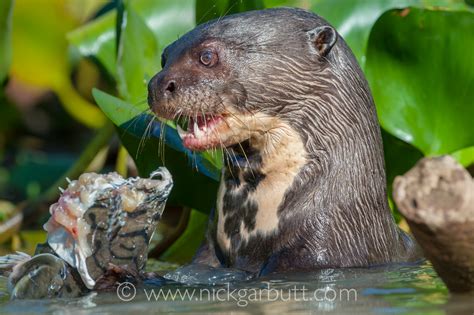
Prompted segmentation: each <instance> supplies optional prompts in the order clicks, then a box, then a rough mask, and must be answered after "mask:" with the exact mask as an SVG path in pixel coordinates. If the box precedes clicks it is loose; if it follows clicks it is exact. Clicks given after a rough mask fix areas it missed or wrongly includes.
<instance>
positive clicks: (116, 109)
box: [92, 89, 142, 126]
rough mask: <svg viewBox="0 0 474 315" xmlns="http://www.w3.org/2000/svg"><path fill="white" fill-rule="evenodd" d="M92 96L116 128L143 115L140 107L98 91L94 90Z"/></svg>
mask: <svg viewBox="0 0 474 315" xmlns="http://www.w3.org/2000/svg"><path fill="white" fill-rule="evenodd" d="M92 95H93V96H94V99H95V101H96V102H97V104H98V105H99V107H100V109H102V111H103V112H104V114H105V115H106V116H107V117H108V118H109V119H110V120H111V121H112V122H113V123H114V125H116V126H121V125H124V124H125V123H127V122H128V121H130V120H132V119H134V118H135V117H137V116H138V115H140V114H141V113H142V111H141V110H140V109H139V108H138V107H136V106H133V105H131V104H130V103H128V102H125V101H123V100H121V99H119V98H117V97H115V96H112V95H110V94H107V93H104V92H102V91H100V90H98V89H93V90H92Z"/></svg>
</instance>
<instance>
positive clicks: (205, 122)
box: [176, 115, 228, 151]
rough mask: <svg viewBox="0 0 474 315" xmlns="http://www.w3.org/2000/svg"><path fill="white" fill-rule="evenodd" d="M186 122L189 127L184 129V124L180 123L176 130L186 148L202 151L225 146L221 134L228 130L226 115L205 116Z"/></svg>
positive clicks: (191, 118)
mask: <svg viewBox="0 0 474 315" xmlns="http://www.w3.org/2000/svg"><path fill="white" fill-rule="evenodd" d="M185 120H187V127H182V126H181V125H180V124H182V122H180V121H178V122H176V130H177V132H178V134H179V136H180V138H181V140H183V145H184V146H185V147H186V148H188V149H191V150H196V151H201V150H207V149H211V148H215V147H217V146H223V145H224V143H222V140H223V139H221V133H224V132H225V130H226V129H228V125H227V123H226V119H225V116H224V115H203V116H196V117H189V118H187V119H185ZM183 128H184V129H183ZM185 129H186V130H185Z"/></svg>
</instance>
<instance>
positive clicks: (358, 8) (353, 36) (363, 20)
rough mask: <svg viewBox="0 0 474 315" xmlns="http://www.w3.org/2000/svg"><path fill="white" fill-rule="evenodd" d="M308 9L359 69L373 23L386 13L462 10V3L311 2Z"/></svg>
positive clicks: (431, 0) (400, 0)
mask: <svg viewBox="0 0 474 315" xmlns="http://www.w3.org/2000/svg"><path fill="white" fill-rule="evenodd" d="M310 2H311V10H312V11H314V12H315V13H317V14H318V15H320V16H322V17H324V18H325V19H326V20H327V21H328V22H330V23H331V24H332V25H333V26H334V27H335V28H336V29H337V30H338V32H339V33H340V34H341V35H342V37H343V38H344V40H345V41H346V42H347V44H348V45H349V47H351V49H352V51H353V52H354V55H355V56H356V57H357V59H358V60H359V62H360V63H361V66H362V67H364V64H365V59H366V58H365V50H366V46H367V40H368V38H369V33H370V30H371V28H372V26H373V25H374V23H375V21H376V20H377V19H378V18H379V17H380V16H381V15H382V14H383V13H384V12H385V11H387V10H389V9H393V8H404V7H406V6H409V5H412V6H420V7H426V6H438V7H449V8H451V9H461V8H462V9H464V8H466V5H465V4H464V2H463V1H462V0H454V1H453V0H364V1H360V0H312V1H310Z"/></svg>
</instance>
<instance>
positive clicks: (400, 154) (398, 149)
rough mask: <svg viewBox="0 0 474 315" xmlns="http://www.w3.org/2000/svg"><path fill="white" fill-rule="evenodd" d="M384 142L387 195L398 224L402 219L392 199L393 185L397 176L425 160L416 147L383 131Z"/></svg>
mask: <svg viewBox="0 0 474 315" xmlns="http://www.w3.org/2000/svg"><path fill="white" fill-rule="evenodd" d="M382 140H383V148H384V157H385V169H386V177H387V193H388V199H389V204H390V206H391V207H392V212H393V215H394V217H395V219H396V220H397V222H398V221H399V220H400V219H401V218H402V216H401V214H400V213H399V212H398V209H397V208H396V204H395V202H393V199H392V188H393V187H392V185H393V180H394V179H395V177H396V176H399V175H403V174H405V173H406V172H408V171H409V170H410V169H411V168H412V167H413V166H414V165H415V164H416V162H418V160H420V159H421V158H423V153H421V152H420V151H419V150H418V149H416V148H415V147H414V146H412V145H410V144H408V143H406V142H403V141H402V140H400V139H398V138H396V137H394V136H392V135H391V134H389V133H388V132H386V131H385V130H383V129H382Z"/></svg>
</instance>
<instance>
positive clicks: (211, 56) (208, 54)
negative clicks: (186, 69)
mask: <svg viewBox="0 0 474 315" xmlns="http://www.w3.org/2000/svg"><path fill="white" fill-rule="evenodd" d="M199 61H201V63H202V64H203V65H205V66H207V67H212V66H213V65H215V64H216V63H217V54H216V53H215V52H214V51H212V50H204V51H203V52H201V55H200V56H199Z"/></svg>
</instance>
